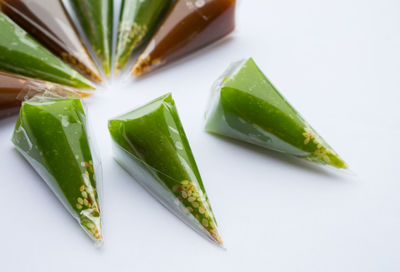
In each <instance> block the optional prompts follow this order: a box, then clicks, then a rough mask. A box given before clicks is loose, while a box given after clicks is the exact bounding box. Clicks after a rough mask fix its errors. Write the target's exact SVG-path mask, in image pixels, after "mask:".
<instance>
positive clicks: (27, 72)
mask: <svg viewBox="0 0 400 272" xmlns="http://www.w3.org/2000/svg"><path fill="white" fill-rule="evenodd" d="M0 33H1V37H2V38H1V39H0V70H3V71H6V72H10V73H16V74H20V75H23V76H27V77H32V78H36V79H41V80H46V81H51V82H55V83H58V84H62V85H67V86H70V87H74V88H77V89H93V88H94V85H93V83H92V82H91V81H89V80H88V79H86V78H85V77H83V76H82V75H81V74H79V73H78V72H77V71H75V70H74V69H72V68H71V67H70V66H68V65H67V64H65V63H64V62H63V61H62V60H60V59H59V58H57V57H56V56H54V55H53V54H52V53H50V51H48V50H47V49H46V48H44V47H43V46H42V45H40V44H39V43H38V42H37V41H36V40H35V39H33V38H32V37H31V36H30V35H29V34H28V33H26V32H25V30H23V29H22V28H20V27H19V26H18V25H17V24H15V23H14V22H13V21H11V19H10V18H8V17H7V16H6V15H4V14H3V13H0Z"/></svg>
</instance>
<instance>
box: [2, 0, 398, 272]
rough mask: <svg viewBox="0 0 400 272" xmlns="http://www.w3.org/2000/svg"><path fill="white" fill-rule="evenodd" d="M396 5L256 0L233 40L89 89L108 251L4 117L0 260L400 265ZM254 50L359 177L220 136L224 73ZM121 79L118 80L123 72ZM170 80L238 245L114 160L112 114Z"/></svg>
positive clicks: (291, 267) (112, 267)
mask: <svg viewBox="0 0 400 272" xmlns="http://www.w3.org/2000/svg"><path fill="white" fill-rule="evenodd" d="M399 9H400V2H399V1H398V0H353V1H348V0H337V1H321V0H303V1H298V0H267V1H264V0H263V1H260V0H247V1H241V5H240V8H239V11H238V30H237V31H236V32H235V34H234V36H233V38H232V39H230V40H229V41H226V42H224V43H222V44H219V45H217V46H214V47H212V48H210V49H208V50H205V51H201V52H199V53H197V54H195V55H193V56H191V57H189V58H186V59H184V60H182V61H179V62H178V63H176V64H174V65H170V66H168V68H167V69H163V70H161V71H159V72H156V73H153V74H152V75H151V76H148V77H145V78H143V79H141V80H137V81H135V82H133V83H131V84H129V85H128V86H124V84H123V83H122V82H119V83H118V82H115V83H114V84H112V85H111V86H109V87H107V88H104V90H101V91H99V92H98V94H96V97H94V98H93V99H91V100H90V101H89V103H88V104H89V111H90V114H91V116H92V117H93V119H95V122H93V124H92V125H93V126H94V129H95V132H96V134H97V135H96V136H97V142H98V145H99V147H100V150H99V151H100V153H101V156H102V161H103V168H104V192H105V194H104V201H103V202H104V205H103V223H104V238H105V244H104V246H103V248H101V249H100V250H99V249H96V248H95V247H94V246H93V244H92V243H91V242H90V241H89V239H87V238H86V237H85V234H84V232H83V231H82V230H81V229H80V227H79V225H78V224H77V223H76V222H75V221H74V220H73V219H72V217H70V216H69V215H68V214H67V212H66V211H65V210H64V208H63V207H62V205H61V204H59V203H58V201H57V199H56V198H55V197H54V196H53V195H52V194H51V191H50V190H49V189H48V188H47V187H46V185H45V183H44V182H43V181H42V180H41V179H40V178H39V177H38V176H37V175H36V174H35V172H34V171H33V170H32V168H31V167H30V166H29V165H28V164H27V163H26V162H25V161H24V160H23V159H22V158H21V157H20V156H18V154H17V153H16V152H15V151H14V149H13V147H12V145H11V142H10V137H11V134H12V130H13V125H14V123H15V120H16V117H12V118H9V119H6V120H2V121H0V139H1V141H0V154H1V155H0V156H1V157H0V173H1V177H0V215H1V224H0V271H4V272H8V271H40V272H43V271H58V272H61V271H141V272H143V271H163V272H167V271H174V272H177V271H280V272H281V271H288V272H293V271H296V272H303V271H304V272H310V271H324V272H328V271H332V272H337V271H341V272H353V271H363V272H369V271H383V272H391V271H393V272H397V271H399V270H400V259H399V252H400V232H399V229H400V196H399V192H400V178H399V176H400V175H399V172H398V169H399V166H398V165H399V162H398V157H397V155H398V154H399V153H400V145H399V141H400V113H399V103H400V94H399V92H400V77H399V72H400V71H399V70H400V50H399V48H400V35H399V33H400V17H399ZM248 56H253V57H254V58H255V60H256V62H257V63H258V64H259V66H260V67H261V68H262V69H263V71H264V72H265V73H266V74H267V76H268V77H269V78H270V79H271V81H272V82H273V83H274V84H275V85H276V86H277V87H278V89H279V90H281V92H282V93H283V94H284V95H285V96H286V97H287V98H288V100H289V101H290V102H292V104H293V105H294V106H295V107H296V108H297V109H298V110H299V111H300V112H301V113H302V114H303V115H304V117H305V118H306V119H307V120H308V121H309V122H310V123H311V124H312V125H313V126H314V127H315V128H316V129H317V131H319V132H320V134H321V135H322V136H323V137H325V138H326V140H327V141H328V142H329V143H330V144H331V145H332V146H333V147H334V148H335V149H336V150H337V151H338V152H339V153H340V154H341V155H342V156H343V157H344V158H345V160H346V161H347V162H348V163H349V164H350V165H351V167H352V170H353V172H355V173H356V174H357V176H341V175H336V174H335V173H333V174H331V173H329V172H326V171H325V170H324V169H322V168H320V167H309V166H308V164H304V163H303V162H302V161H300V160H296V159H291V158H287V157H285V156H282V155H279V154H276V153H272V152H264V151H259V150H258V149H257V148H252V147H249V146H247V145H240V144H237V143H234V142H230V141H224V140H222V139H220V138H216V137H214V136H211V135H208V134H206V133H205V132H204V131H203V126H202V125H203V115H204V110H205V108H206V102H207V99H208V95H209V89H210V86H211V84H212V82H213V81H214V80H215V79H216V78H217V77H218V76H219V75H220V74H221V73H222V72H223V71H224V70H225V68H226V67H227V66H228V65H229V63H230V62H232V61H236V60H238V59H241V58H245V57H248ZM116 81H118V79H117V80H116ZM168 91H172V92H173V95H174V98H175V100H176V103H177V106H178V110H179V112H180V116H181V120H182V122H183V125H184V127H185V129H186V133H187V136H188V138H189V141H190V144H191V146H192V149H193V152H194V154H195V157H196V160H197V163H198V166H199V168H200V171H201V173H202V177H203V180H204V183H205V186H206V189H207V191H208V195H209V197H210V199H211V204H212V206H213V208H214V211H215V214H216V217H217V219H218V222H219V225H220V231H221V234H222V236H223V239H224V241H225V245H226V247H227V251H223V250H221V249H218V248H217V247H214V246H212V245H211V244H210V243H209V242H207V241H206V240H204V239H203V238H201V237H200V236H199V235H197V234H196V233H194V232H193V231H192V230H191V229H189V228H188V227H186V226H185V225H184V224H183V223H181V222H180V221H179V220H178V219H177V218H175V217H174V216H173V215H172V214H170V213H169V212H167V211H166V210H165V209H164V208H162V207H161V206H160V204H158V203H157V202H156V201H155V200H154V199H153V198H151V197H150V196H149V195H148V194H147V193H146V192H145V191H144V190H143V189H142V188H141V187H139V185H138V184H136V183H135V181H134V180H132V178H130V177H129V176H128V175H127V174H126V173H125V172H124V171H123V170H122V169H121V168H120V167H119V166H118V165H117V164H116V163H115V162H114V161H113V159H112V154H111V147H110V138H109V135H108V131H107V120H108V119H109V118H112V117H114V116H116V115H117V114H120V113H124V112H126V111H129V110H131V109H133V108H135V107H136V106H139V105H142V104H144V103H147V102H148V101H150V100H151V99H154V98H156V97H158V96H160V95H162V94H164V93H166V92H168Z"/></svg>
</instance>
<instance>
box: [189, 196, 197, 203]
mask: <svg viewBox="0 0 400 272" xmlns="http://www.w3.org/2000/svg"><path fill="white" fill-rule="evenodd" d="M188 200H189V202H194V201H196V198H194V197H193V196H191V197H189V198H188Z"/></svg>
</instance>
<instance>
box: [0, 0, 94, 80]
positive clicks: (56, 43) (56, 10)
mask: <svg viewBox="0 0 400 272" xmlns="http://www.w3.org/2000/svg"><path fill="white" fill-rule="evenodd" d="M0 8H1V10H2V11H3V12H4V13H5V14H6V15H7V16H8V17H10V18H11V19H12V20H13V21H14V22H16V23H17V24H18V25H19V26H20V27H22V28H23V29H24V30H25V31H26V32H28V33H29V34H30V35H31V36H33V37H34V38H35V39H36V40H38V41H39V42H40V43H41V44H42V45H44V46H45V47H46V48H47V49H49V50H50V51H51V52H52V53H53V54H55V55H56V56H58V57H59V58H61V59H62V60H64V61H65V62H67V63H68V64H69V65H71V66H73V67H74V68H75V69H77V70H78V71H80V72H81V73H82V74H84V75H86V76H87V77H88V78H90V79H92V80H94V81H97V82H101V76H100V74H99V71H98V70H97V67H96V66H95V64H94V63H93V61H92V59H91V58H90V56H89V54H88V51H87V50H86V48H85V47H84V45H83V43H82V41H81V39H80V37H79V36H78V34H77V32H76V30H75V28H74V26H73V24H72V23H71V21H70V19H69V17H68V15H67V14H66V12H65V9H64V7H63V5H62V3H61V1H43V0H0Z"/></svg>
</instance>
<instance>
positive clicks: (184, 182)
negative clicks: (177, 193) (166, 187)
mask: <svg viewBox="0 0 400 272" xmlns="http://www.w3.org/2000/svg"><path fill="white" fill-rule="evenodd" d="M181 184H184V185H186V184H189V181H187V180H183V181H181Z"/></svg>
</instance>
